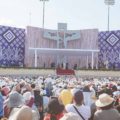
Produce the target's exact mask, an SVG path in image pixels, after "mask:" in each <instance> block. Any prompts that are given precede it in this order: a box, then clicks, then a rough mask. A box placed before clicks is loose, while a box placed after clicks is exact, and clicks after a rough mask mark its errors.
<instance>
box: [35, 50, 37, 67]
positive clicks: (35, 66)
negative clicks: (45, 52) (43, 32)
mask: <svg viewBox="0 0 120 120" xmlns="http://www.w3.org/2000/svg"><path fill="white" fill-rule="evenodd" d="M35 67H37V50H35Z"/></svg>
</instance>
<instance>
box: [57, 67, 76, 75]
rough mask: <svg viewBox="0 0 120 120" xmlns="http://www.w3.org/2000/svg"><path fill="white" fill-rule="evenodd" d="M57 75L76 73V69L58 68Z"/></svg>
mask: <svg viewBox="0 0 120 120" xmlns="http://www.w3.org/2000/svg"><path fill="white" fill-rule="evenodd" d="M56 74H57V75H75V71H74V70H72V69H60V68H58V69H56Z"/></svg>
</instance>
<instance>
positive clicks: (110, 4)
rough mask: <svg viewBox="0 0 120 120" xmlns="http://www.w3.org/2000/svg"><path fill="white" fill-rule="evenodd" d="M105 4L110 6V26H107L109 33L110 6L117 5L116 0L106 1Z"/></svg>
mask: <svg viewBox="0 0 120 120" xmlns="http://www.w3.org/2000/svg"><path fill="white" fill-rule="evenodd" d="M104 2H105V4H106V5H107V6H108V25H107V28H108V31H109V30H110V28H109V26H110V6H112V5H114V4H115V0H105V1H104Z"/></svg>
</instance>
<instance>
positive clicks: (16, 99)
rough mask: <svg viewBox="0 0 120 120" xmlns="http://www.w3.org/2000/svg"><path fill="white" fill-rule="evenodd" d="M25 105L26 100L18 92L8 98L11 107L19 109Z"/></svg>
mask: <svg viewBox="0 0 120 120" xmlns="http://www.w3.org/2000/svg"><path fill="white" fill-rule="evenodd" d="M23 104H24V99H23V96H22V95H21V94H19V93H18V92H17V91H13V92H11V93H10V95H9V98H8V105H9V107H18V106H20V105H23Z"/></svg>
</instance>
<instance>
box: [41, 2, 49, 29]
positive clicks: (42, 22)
mask: <svg viewBox="0 0 120 120" xmlns="http://www.w3.org/2000/svg"><path fill="white" fill-rule="evenodd" d="M40 1H42V2H43V21H42V28H43V29H44V22H45V2H46V1H49V0H40Z"/></svg>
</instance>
